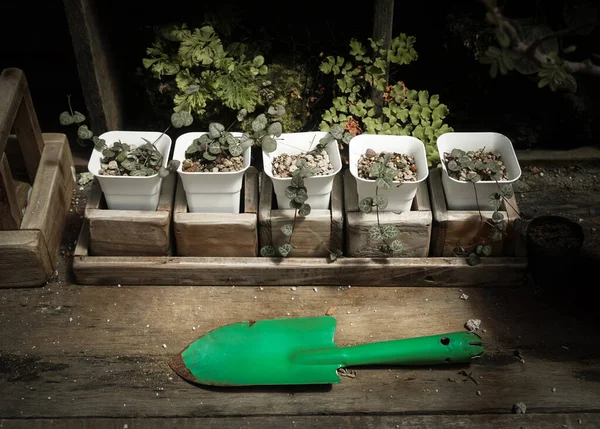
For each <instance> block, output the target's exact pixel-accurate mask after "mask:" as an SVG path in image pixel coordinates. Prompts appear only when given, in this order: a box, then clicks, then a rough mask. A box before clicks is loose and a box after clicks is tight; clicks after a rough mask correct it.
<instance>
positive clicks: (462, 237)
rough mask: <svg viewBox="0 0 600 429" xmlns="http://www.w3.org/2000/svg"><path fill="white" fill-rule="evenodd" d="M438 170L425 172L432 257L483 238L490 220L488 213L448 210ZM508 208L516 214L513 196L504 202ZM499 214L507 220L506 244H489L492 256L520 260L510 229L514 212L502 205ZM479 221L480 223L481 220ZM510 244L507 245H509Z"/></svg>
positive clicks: (513, 234)
mask: <svg viewBox="0 0 600 429" xmlns="http://www.w3.org/2000/svg"><path fill="white" fill-rule="evenodd" d="M441 175H442V171H441V168H433V169H431V170H430V172H429V178H428V181H429V192H430V194H431V210H432V214H433V230H432V235H431V236H432V238H431V242H432V243H431V244H432V250H431V255H432V256H452V255H453V254H454V252H453V249H454V248H455V247H456V246H463V247H467V246H470V245H472V244H474V243H477V242H479V241H481V237H487V236H488V235H489V233H490V231H491V227H490V226H489V225H488V224H486V222H487V221H491V219H492V213H493V212H492V211H481V216H480V212H478V211H477V210H448V207H447V205H446V197H445V195H444V188H443V186H442V176H441ZM508 201H509V203H510V205H511V206H512V207H513V208H515V209H516V210H517V211H518V206H517V201H516V199H515V197H514V195H513V196H512V197H511V198H509V199H508ZM500 208H501V210H500V213H502V214H503V215H504V219H508V229H507V233H508V235H509V239H508V240H504V241H503V242H496V243H493V244H492V249H493V253H492V256H515V255H518V256H524V253H523V251H522V248H521V249H520V250H519V251H518V252H516V248H517V247H518V246H519V245H518V244H517V242H518V241H519V239H518V237H517V235H516V232H515V230H514V228H513V224H514V220H515V218H516V216H515V213H516V212H515V210H513V209H512V208H511V207H509V210H510V211H507V207H506V205H505V204H503V205H502V206H501V207H500ZM482 219H483V220H482ZM509 243H510V245H509Z"/></svg>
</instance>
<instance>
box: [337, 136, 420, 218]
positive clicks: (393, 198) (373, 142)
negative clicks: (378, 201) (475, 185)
mask: <svg viewBox="0 0 600 429" xmlns="http://www.w3.org/2000/svg"><path fill="white" fill-rule="evenodd" d="M367 149H373V150H374V151H375V152H377V153H380V152H396V153H401V154H405V155H410V156H413V157H414V158H415V165H416V167H417V180H416V181H414V182H399V181H394V186H392V187H391V188H390V189H388V190H387V191H386V190H383V189H379V190H378V191H377V195H382V196H387V198H388V205H387V207H386V208H385V210H383V211H388V212H396V213H400V212H408V211H410V208H411V206H412V202H413V199H414V198H415V195H416V193H417V189H418V187H419V184H420V183H421V182H423V181H424V180H425V179H427V176H428V175H429V167H428V166H427V153H426V152H425V145H424V144H423V142H422V141H421V140H419V139H418V138H416V137H412V136H395V135H383V134H359V135H357V136H356V137H354V138H353V139H352V140H350V148H349V151H350V159H349V162H350V173H352V175H353V176H354V178H355V179H356V190H357V192H358V201H360V200H362V199H363V198H366V197H374V196H375V190H376V188H377V185H376V184H375V180H369V179H362V178H360V177H358V160H359V159H360V156H361V155H363V154H364V153H365V152H366V151H367Z"/></svg>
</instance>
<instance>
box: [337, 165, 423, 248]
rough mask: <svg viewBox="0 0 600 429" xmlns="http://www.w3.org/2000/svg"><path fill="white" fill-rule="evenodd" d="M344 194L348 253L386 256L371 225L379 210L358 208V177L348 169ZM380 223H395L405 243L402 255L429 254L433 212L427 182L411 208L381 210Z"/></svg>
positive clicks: (420, 189)
mask: <svg viewBox="0 0 600 429" xmlns="http://www.w3.org/2000/svg"><path fill="white" fill-rule="evenodd" d="M344 188H345V190H344V195H345V209H346V254H347V256H351V257H385V256H386V255H385V254H384V253H383V252H381V251H380V250H379V247H380V246H381V244H382V242H381V241H374V240H372V239H371V237H370V235H369V229H370V228H371V227H373V226H375V225H377V213H368V214H367V213H362V212H361V211H359V209H358V193H357V191H356V179H355V178H354V177H353V176H352V173H350V171H349V170H346V172H345V174H344ZM379 223H380V224H381V225H395V226H396V227H398V229H399V231H400V234H399V235H398V237H397V239H398V240H400V241H401V242H402V244H403V250H402V252H401V253H400V254H399V255H398V256H399V257H404V258H406V257H412V258H418V257H423V258H425V257H427V256H428V255H429V244H430V239H431V224H432V214H431V208H430V203H429V192H428V191H427V183H425V182H423V183H421V185H420V186H419V187H418V189H417V194H416V195H415V198H414V200H413V204H412V208H411V210H410V211H408V212H403V213H401V214H396V213H393V212H380V213H379Z"/></svg>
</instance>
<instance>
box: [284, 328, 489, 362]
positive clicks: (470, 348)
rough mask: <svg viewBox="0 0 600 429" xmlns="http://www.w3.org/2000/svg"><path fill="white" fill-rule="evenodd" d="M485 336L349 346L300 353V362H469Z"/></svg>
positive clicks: (479, 350) (450, 335)
mask: <svg viewBox="0 0 600 429" xmlns="http://www.w3.org/2000/svg"><path fill="white" fill-rule="evenodd" d="M483 352H484V350H483V344H482V341H481V337H480V336H479V335H477V334H475V333H473V332H465V331H462V332H452V333H448V334H441V335H432V336H427V337H416V338H407V339H404V340H392V341H382V342H377V343H368V344H360V345H357V346H349V347H334V348H331V349H321V350H312V351H306V352H299V353H298V354H297V355H296V356H295V358H294V361H295V362H296V363H300V364H308V365H310V364H338V363H342V364H343V366H356V365H374V364H390V365H433V364H441V363H451V362H469V361H470V360H471V359H473V358H475V357H479V356H481V355H482V354H483Z"/></svg>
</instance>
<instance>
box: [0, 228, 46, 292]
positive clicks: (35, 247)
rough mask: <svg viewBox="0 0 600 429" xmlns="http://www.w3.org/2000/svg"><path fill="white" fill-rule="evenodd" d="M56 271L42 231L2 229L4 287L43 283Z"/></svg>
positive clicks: (0, 279)
mask: <svg viewBox="0 0 600 429" xmlns="http://www.w3.org/2000/svg"><path fill="white" fill-rule="evenodd" d="M52 271H53V262H52V260H51V258H50V255H49V252H48V249H47V247H46V241H45V239H44V236H43V234H42V233H41V231H22V230H20V231H0V288H12V287H35V286H41V285H43V284H45V283H46V280H47V279H48V277H49V276H50V274H51V273H52Z"/></svg>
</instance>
